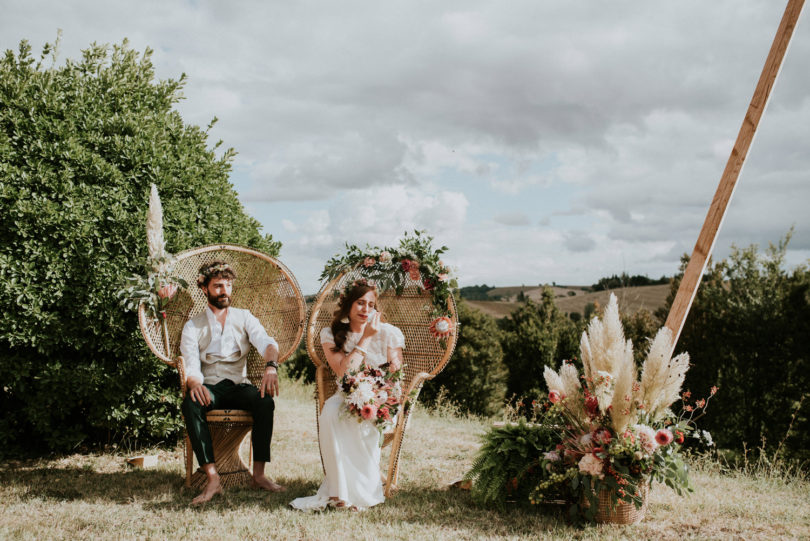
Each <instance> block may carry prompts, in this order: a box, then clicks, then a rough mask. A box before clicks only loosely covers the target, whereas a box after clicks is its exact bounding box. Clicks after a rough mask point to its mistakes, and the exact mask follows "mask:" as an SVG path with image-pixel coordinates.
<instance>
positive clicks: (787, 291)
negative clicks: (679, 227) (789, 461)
mask: <svg viewBox="0 0 810 541" xmlns="http://www.w3.org/2000/svg"><path fill="white" fill-rule="evenodd" d="M789 239H790V234H788V235H787V237H786V238H785V239H783V240H782V241H780V242H779V243H778V244H777V245H771V246H770V247H769V249H768V251H767V252H766V254H765V255H764V256H762V255H760V254H759V253H758V250H757V247H756V246H750V247H748V248H744V249H739V248H736V247H733V248H732V252H731V254H730V255H729V257H728V259H725V260H722V261H719V262H717V263H715V264H713V265H710V266H709V268H708V269H707V272H706V273H705V274H704V276H703V280H702V283H701V285H700V287H699V289H698V292H697V295H696V297H695V301H694V303H693V304H692V308H691V310H690V311H689V316H688V317H687V319H686V322H685V325H684V329H683V332H682V334H681V338H680V341H679V343H678V345H677V349H678V350H679V351H688V352H689V354H690V356H691V359H692V366H691V368H690V370H689V372H688V373H687V377H686V382H685V388H687V389H689V390H691V391H692V393H693V395H696V396H701V395H702V396H705V395H706V394H707V393H708V391H709V388H710V387H711V386H713V385H717V386H718V387H719V388H720V390H719V392H718V394H717V395H716V397H715V398H714V399H713V401H712V402H713V403H712V411H710V412H709V414H708V415H707V416H706V417H704V419H703V420H702V421H701V423H702V424H703V426H704V427H705V428H708V429H709V430H710V431H712V432H713V433H714V436H715V441H717V443H718V445H719V446H721V447H727V448H732V449H738V450H741V449H742V447H743V445H744V444H746V445H747V446H748V448H749V449H751V448H758V447H760V446H761V444H762V442H763V440H764V441H765V443H766V448H770V449H773V448H775V447H776V446H777V445H778V444H779V442H780V441H782V439H783V438H784V437H785V435H786V434H787V432H788V426H789V424H790V421H791V415H792V414H793V413H794V412H795V411H796V410H797V407H798V405H799V403H800V402H801V400H802V399H803V398H804V404H803V408H802V410H799V412H798V415H797V419H796V422H795V423H794V424H793V429H792V432H791V434H790V437H789V438H788V439H787V441H786V446H787V448H788V449H789V450H792V452H793V453H794V454H796V455H800V456H803V457H804V458H807V457H808V451H807V449H808V447H810V436H808V433H809V432H808V430H810V423H809V422H808V419H807V413H806V412H807V408H808V406H810V400H808V398H810V397H808V391H807V389H808V388H810V361H808V351H810V269H808V267H807V265H802V266H799V267H797V268H796V269H794V270H793V271H788V270H786V269H785V262H784V257H785V250H786V248H787V244H788V242H789ZM687 262H688V259H687V258H686V257H684V259H683V261H682V265H681V274H680V275H679V276H677V277H676V279H675V281H674V283H673V284H672V290H671V292H670V296H669V299H668V301H667V305H666V306H665V307H664V308H662V309H661V311H660V312H659V316H660V317H661V318H663V317H665V316H666V313H667V312H668V311H669V307H670V306H671V304H672V301H673V299H674V296H675V293H676V292H677V289H678V286H679V285H680V281H681V279H682V277H683V269H685V266H686V263H687Z"/></svg>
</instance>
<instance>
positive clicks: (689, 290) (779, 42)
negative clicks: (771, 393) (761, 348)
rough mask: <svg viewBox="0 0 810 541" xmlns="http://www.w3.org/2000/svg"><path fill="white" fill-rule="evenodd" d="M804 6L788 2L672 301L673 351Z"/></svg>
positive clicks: (798, 1)
mask: <svg viewBox="0 0 810 541" xmlns="http://www.w3.org/2000/svg"><path fill="white" fill-rule="evenodd" d="M803 6H804V0H789V1H788V4H787V7H786V8H785V13H784V15H783V16H782V22H781V23H780V24H779V29H778V30H777V31H776V37H774V39H773V44H772V45H771V50H770V52H769V53H768V58H767V59H766V60H765V66H764V67H763V68H762V74H761V75H760V76H759V82H758V83H757V86H756V89H755V90H754V97H753V98H751V104H750V105H749V106H748V112H746V113H745V119H743V123H742V126H741V127H740V132H739V134H738V135H737V141H736V142H735V143H734V148H733V149H732V150H731V156H729V158H728V162H727V163H726V169H725V170H724V171H723V175H722V176H721V177H720V184H719V185H718V187H717V192H715V194H714V199H713V200H712V204H711V206H710V207H709V212H708V214H707V215H706V220H705V221H704V222H703V229H701V230H700V235H699V236H698V240H697V243H696V244H695V249H694V250H693V251H692V257H691V259H690V260H689V264H688V265H687V267H686V270H685V271H684V274H683V279H682V280H681V285H680V287H679V288H678V293H677V294H676V295H675V300H674V301H673V302H672V307H671V308H670V310H669V316H668V317H667V322H666V326H667V327H669V329H670V330H671V331H672V337H673V340H672V347H673V348H674V347H675V344H676V343H677V342H678V338H679V337H680V335H681V331H682V330H683V325H684V322H685V321H686V316H687V315H688V314H689V308H690V307H691V306H692V301H693V300H694V298H695V294H696V293H697V288H698V285H700V279H701V277H702V276H703V272H704V271H705V270H706V265H707V263H708V260H709V256H710V255H711V253H712V249H713V248H714V243H715V241H716V240H717V232H718V231H719V230H720V226H721V225H722V224H723V218H725V215H726V210H727V209H728V204H729V201H731V196H732V195H734V189H735V188H736V186H737V179H738V178H739V176H740V171H742V167H743V164H744V163H745V158H746V156H747V155H748V150H749V149H750V148H751V142H752V141H753V140H754V134H755V133H756V131H757V126H759V121H760V119H761V118H762V114H763V113H764V112H765V106H766V105H767V104H768V99H769V98H770V95H771V90H772V89H773V85H774V84H775V83H776V77H777V76H778V75H779V70H780V69H781V67H782V61H783V60H784V58H785V53H787V49H788V45H790V39H791V37H793V30H794V28H795V27H796V23H797V22H798V20H799V15H800V14H801V12H802V7H803Z"/></svg>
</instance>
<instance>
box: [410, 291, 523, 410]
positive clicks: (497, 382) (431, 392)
mask: <svg viewBox="0 0 810 541" xmlns="http://www.w3.org/2000/svg"><path fill="white" fill-rule="evenodd" d="M457 306H458V318H459V323H460V325H459V328H460V333H459V337H458V342H457V343H456V351H455V352H454V353H453V356H452V357H451V358H450V361H449V362H448V363H447V365H446V366H445V367H444V370H442V372H441V373H439V375H438V376H436V377H435V378H434V379H432V380H431V381H430V382H428V383H427V384H426V385H425V387H424V389H423V390H422V393H421V397H422V399H423V400H425V401H426V402H433V401H435V399H436V397H437V396H438V395H439V392H440V389H441V388H442V387H443V388H444V389H446V393H447V394H446V395H444V396H446V397H447V398H449V399H450V400H452V401H453V402H455V403H456V404H458V405H459V406H460V407H461V408H462V409H463V410H465V411H469V412H471V413H476V414H479V415H494V414H495V413H497V412H498V411H500V410H501V409H502V408H503V405H504V399H505V396H506V378H507V373H508V372H507V368H506V366H505V365H504V355H503V349H502V348H501V344H500V340H501V336H500V335H501V332H500V330H499V329H498V325H497V323H496V322H495V319H494V318H493V317H492V316H489V315H487V314H484V313H483V312H481V311H479V310H476V309H474V308H471V307H469V306H468V305H467V303H465V302H464V301H459V303H458V305H457Z"/></svg>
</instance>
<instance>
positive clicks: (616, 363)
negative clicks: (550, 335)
mask: <svg viewBox="0 0 810 541" xmlns="http://www.w3.org/2000/svg"><path fill="white" fill-rule="evenodd" d="M671 352H672V333H671V331H670V330H669V329H668V328H666V327H662V328H661V330H659V331H658V333H657V335H656V336H655V339H654V340H653V341H652V343H651V344H650V350H649V352H648V354H647V358H646V359H645V361H644V365H643V367H642V372H641V381H640V382H639V381H637V380H636V377H637V373H636V365H635V362H634V360H633V343H632V342H631V341H630V340H625V338H624V327H623V326H622V320H621V315H620V313H619V303H618V301H617V299H616V296H615V295H613V294H612V293H611V295H610V300H609V302H608V304H607V306H606V307H605V312H604V315H603V316H602V319H599V318H598V317H594V318H593V319H592V320H591V321H590V323H589V324H588V327H587V329H586V330H585V332H583V333H582V339H581V340H580V356H581V357H582V365H583V371H584V373H585V379H586V381H587V382H588V384H589V388H590V390H591V391H592V393H593V394H594V396H595V397H596V398H597V400H598V402H599V410H600V411H601V412H602V413H605V412H609V413H610V419H611V424H612V425H613V429H614V430H615V431H616V433H621V432H623V431H624V430H626V429H627V427H628V426H630V425H633V424H637V423H638V418H639V415H640V414H641V413H642V412H646V413H647V414H648V416H649V418H650V419H649V420H651V421H656V420H660V419H661V418H663V417H664V416H665V415H666V414H667V413H669V407H670V405H672V403H673V402H675V401H676V400H678V398H680V392H681V387H682V385H683V381H684V378H685V377H686V371H687V370H688V369H689V355H688V354H687V353H682V354H680V355H678V356H677V357H675V358H674V359H673V358H670V355H671ZM543 375H544V377H545V379H546V384H547V385H548V388H549V391H552V390H557V391H559V392H560V393H562V394H563V395H565V396H566V397H574V396H575V395H576V394H578V393H579V392H581V387H580V384H579V381H578V377H577V372H576V368H574V366H573V365H571V364H564V365H563V366H562V368H560V371H559V372H555V371H554V370H552V369H551V368H549V367H548V366H547V367H546V368H545V371H544V372H543ZM580 402H581V401H580V400H570V401H567V402H566V405H571V406H573V404H579V403H580ZM579 409H581V408H579ZM578 414H579V415H581V416H582V418H583V419H584V416H585V412H584V410H582V411H579V412H578Z"/></svg>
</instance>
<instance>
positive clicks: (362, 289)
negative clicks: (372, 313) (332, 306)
mask: <svg viewBox="0 0 810 541" xmlns="http://www.w3.org/2000/svg"><path fill="white" fill-rule="evenodd" d="M369 291H373V292H374V296H375V297H376V296H377V286H375V285H373V284H357V285H355V286H354V287H352V288H351V289H349V290H348V291H347V292H346V294H345V295H344V296H342V297H341V298H340V300H339V301H338V308H337V310H335V317H334V318H333V319H332V324H331V325H330V328H331V329H332V337H333V338H334V339H335V347H333V348H332V351H333V352H335V353H337V352H338V351H343V344H345V343H346V335H347V334H348V333H349V326H350V323H341V322H340V320H341V319H343V318H344V317H349V312H351V310H352V305H353V304H354V301H356V300H357V299H359V298H360V297H362V296H363V295H365V294H366V293H368V292H369ZM377 310H378V311H379V308H377Z"/></svg>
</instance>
